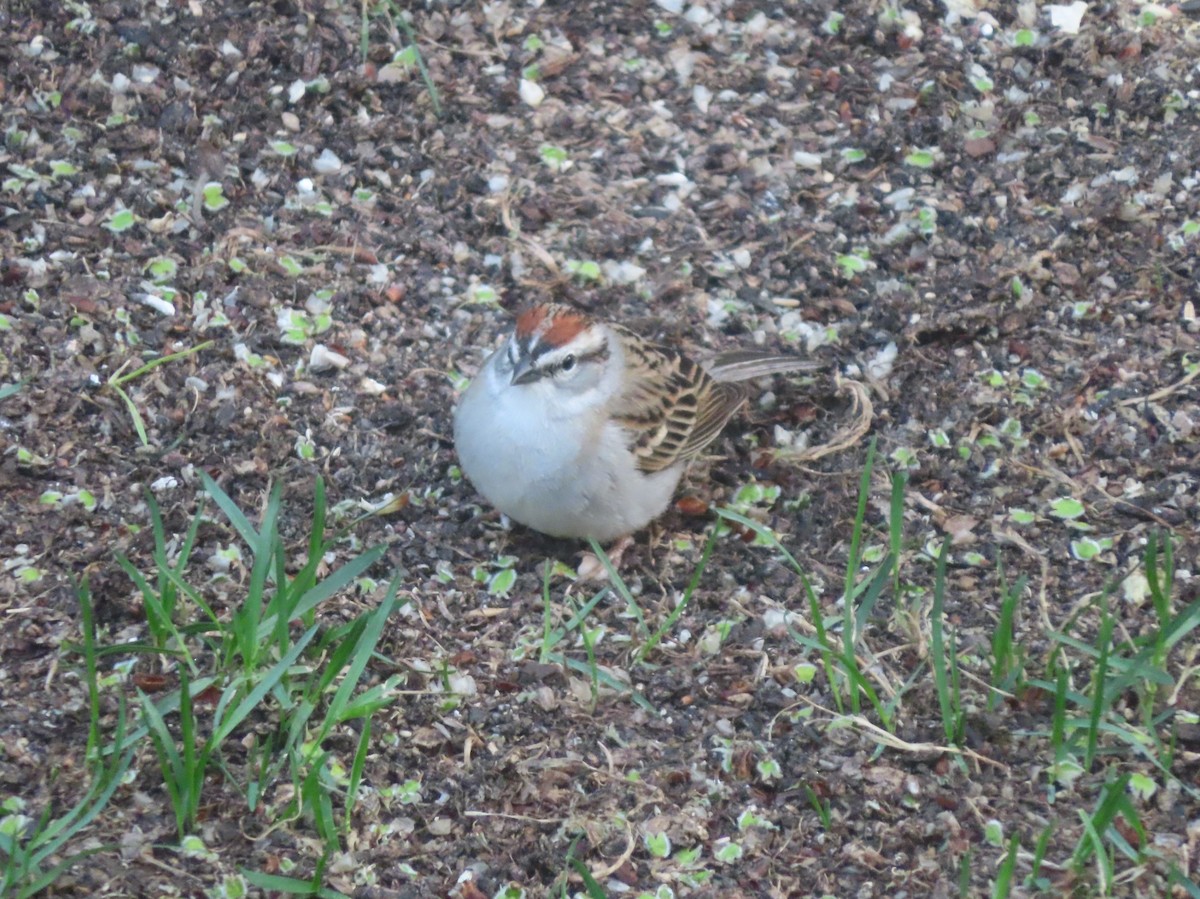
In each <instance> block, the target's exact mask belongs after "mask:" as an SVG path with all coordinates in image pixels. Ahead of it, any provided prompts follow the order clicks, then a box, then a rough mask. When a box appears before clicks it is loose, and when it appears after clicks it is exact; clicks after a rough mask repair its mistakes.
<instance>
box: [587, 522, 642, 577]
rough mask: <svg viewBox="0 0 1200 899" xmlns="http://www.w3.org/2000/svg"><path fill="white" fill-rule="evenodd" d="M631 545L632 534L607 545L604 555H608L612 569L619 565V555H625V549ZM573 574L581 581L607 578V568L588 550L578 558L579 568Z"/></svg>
mask: <svg viewBox="0 0 1200 899" xmlns="http://www.w3.org/2000/svg"><path fill="white" fill-rule="evenodd" d="M631 546H633V535H632V534H626V535H625V536H624V537H621V538H620V539H619V540H617V542H616V543H614V544H613V545H612V546H611V547H609V549H608V550H607V552H606V553H605V555H607V556H608V561H610V562H611V563H612V567H613V568H614V569H619V568H620V567H621V557H622V556H624V555H625V550H627V549H629V547H631ZM575 574H576V576H577V577H578V578H579V580H581V581H604V580H608V569H607V568H606V567H605V566H604V563H603V562H601V561H600V560H599V559H598V558H596V556H595V555H594V554H592V553H588V552H585V553H584V554H583V558H581V559H580V560H579V568H578V570H577V571H576V572H575Z"/></svg>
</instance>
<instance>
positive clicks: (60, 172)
mask: <svg viewBox="0 0 1200 899" xmlns="http://www.w3.org/2000/svg"><path fill="white" fill-rule="evenodd" d="M78 173H79V169H78V168H76V167H75V166H73V165H72V164H71V163H69V162H67V161H66V160H65V159H52V160H50V174H51V175H52V176H53V177H55V178H69V177H70V176H71V175H75V174H78Z"/></svg>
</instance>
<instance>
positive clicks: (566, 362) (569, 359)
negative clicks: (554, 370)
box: [558, 354, 575, 371]
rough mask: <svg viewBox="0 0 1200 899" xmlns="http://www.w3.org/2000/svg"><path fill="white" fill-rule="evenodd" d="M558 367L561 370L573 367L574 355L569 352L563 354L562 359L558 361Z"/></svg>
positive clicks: (568, 369)
mask: <svg viewBox="0 0 1200 899" xmlns="http://www.w3.org/2000/svg"><path fill="white" fill-rule="evenodd" d="M558 367H559V368H561V369H562V370H563V371H570V370H571V369H573V368H574V367H575V357H574V356H572V355H569V354H568V355H566V356H563V361H562V362H560V363H559V366H558Z"/></svg>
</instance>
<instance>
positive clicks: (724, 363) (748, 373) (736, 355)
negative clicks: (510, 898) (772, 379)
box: [704, 350, 823, 382]
mask: <svg viewBox="0 0 1200 899" xmlns="http://www.w3.org/2000/svg"><path fill="white" fill-rule="evenodd" d="M704 367H705V368H706V369H708V373H709V374H710V375H712V376H713V377H714V378H715V379H716V380H718V381H725V382H730V381H749V380H750V379H752V378H762V377H765V376H766V375H782V374H787V373H788V372H799V371H817V370H818V369H820V368H822V367H823V366H822V365H821V363H819V362H814V361H813V360H811V359H801V358H800V357H799V356H778V355H775V354H772V353H765V352H761V351H759V350H731V351H729V352H727V353H720V354H719V355H717V356H715V357H713V358H712V359H711V360H710V361H709V362H708V363H707V364H706V365H705V366H704Z"/></svg>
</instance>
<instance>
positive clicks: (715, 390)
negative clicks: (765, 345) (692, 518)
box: [454, 303, 817, 559]
mask: <svg viewBox="0 0 1200 899" xmlns="http://www.w3.org/2000/svg"><path fill="white" fill-rule="evenodd" d="M816 367H817V365H816V363H814V362H813V361H811V360H806V359H803V358H800V357H798V356H780V355H773V354H770V353H764V352H762V351H759V350H734V351H731V352H725V353H721V354H718V355H716V356H715V357H714V358H713V359H712V360H711V361H709V362H708V363H707V364H705V365H701V364H700V363H699V362H696V361H694V360H693V359H691V358H690V357H689V356H687V355H685V354H684V353H682V352H680V351H679V350H677V349H675V348H673V347H670V346H665V345H662V344H659V343H655V342H653V341H650V340H647V339H645V338H643V337H641V336H639V335H638V334H636V333H634V332H633V331H631V330H629V329H628V328H626V327H624V326H622V325H620V324H618V323H616V322H612V321H605V320H602V319H600V318H596V317H593V316H591V315H589V314H587V313H585V312H582V311H580V310H577V309H575V308H574V307H572V306H569V305H566V304H563V303H542V304H539V305H535V306H532V307H530V308H527V309H525V310H524V311H522V312H521V313H520V314H519V315H518V316H517V318H516V324H515V327H513V329H512V330H511V332H510V333H509V334H508V335H507V338H506V339H505V340H504V342H503V344H501V346H500V347H499V348H498V349H497V350H495V351H494V352H493V353H492V354H491V355H490V356H489V357H488V358H487V359H486V360H485V361H484V363H483V366H482V367H481V368H480V370H479V372H478V374H477V375H476V376H475V378H474V379H473V380H472V381H471V383H470V385H469V386H468V387H467V389H466V391H465V392H464V393H463V395H462V397H461V399H460V401H459V403H458V407H457V409H456V410H455V413H454V445H455V448H456V450H457V453H458V459H459V463H460V468H461V469H462V472H463V474H464V475H465V476H466V477H467V479H468V480H469V481H470V482H471V484H472V485H474V487H475V489H476V490H477V491H478V492H479V493H480V494H482V496H483V497H484V498H485V499H486V500H487V501H488V502H489V503H490V504H491V505H492V506H494V507H495V508H496V509H498V510H499V511H500V512H502V513H503V514H504V515H506V516H507V517H508V518H509V519H511V520H513V521H516V522H518V523H520V524H523V525H526V526H527V527H530V528H533V529H534V530H536V531H540V532H542V533H544V534H548V535H549V536H551V537H560V538H572V539H582V540H586V539H589V538H593V539H595V540H597V541H599V542H600V543H610V542H613V541H617V543H616V546H615V547H614V550H613V551H611V552H610V553H609V555H610V558H614V559H615V558H619V556H620V554H621V552H623V551H624V549H625V547H627V546H628V545H629V543H631V542H632V535H633V534H634V533H636V532H637V531H640V530H641V529H642V528H644V527H646V525H648V524H649V523H650V522H651V521H653V520H654V519H655V518H657V517H659V516H660V515H661V514H662V513H663V512H665V511H666V509H667V508H668V506H669V505H670V503H671V499H672V497H673V496H674V494H675V490H676V487H677V486H678V485H679V481H680V479H681V478H682V476H683V473H684V470H685V469H686V467H687V463H688V461H689V460H690V459H692V458H694V457H695V456H697V455H698V454H699V453H701V452H702V451H703V450H704V449H705V447H707V446H708V445H709V444H710V443H712V442H713V441H714V440H715V439H716V438H717V435H718V434H720V432H721V429H722V428H723V427H724V426H725V424H726V423H727V422H728V421H729V419H730V418H731V417H732V416H733V414H734V413H735V412H736V411H737V409H738V407H739V406H741V405H742V403H743V402H744V401H745V400H746V398H747V396H748V391H747V389H746V386H745V384H743V383H740V382H744V381H746V380H749V379H753V378H758V377H762V376H765V375H770V374H781V373H787V372H798V371H811V370H813V369H815V368H816Z"/></svg>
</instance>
